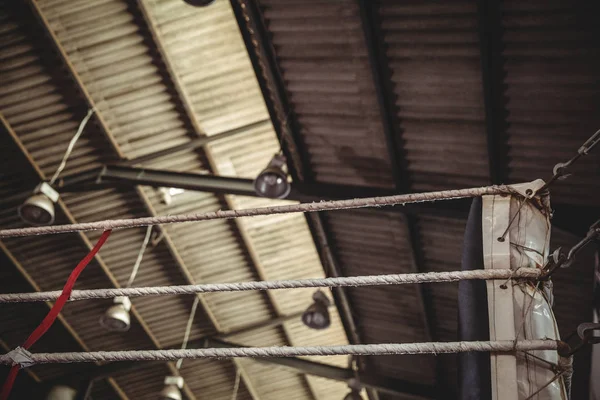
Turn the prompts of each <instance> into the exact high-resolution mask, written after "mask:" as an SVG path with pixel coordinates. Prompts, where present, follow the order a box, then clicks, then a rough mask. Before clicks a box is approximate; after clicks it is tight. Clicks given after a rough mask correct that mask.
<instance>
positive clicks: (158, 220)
mask: <svg viewBox="0 0 600 400" xmlns="http://www.w3.org/2000/svg"><path fill="white" fill-rule="evenodd" d="M508 193H514V190H513V189H511V187H510V186H506V185H502V186H486V187H478V188H469V189H460V190H445V191H439V192H427V193H412V194H400V195H395V196H385V197H368V198H362V199H351V200H333V201H321V202H315V203H300V204H290V205H284V206H272V207H260V208H249V209H244V210H226V211H222V210H219V211H213V212H207V213H192V214H179V215H164V216H158V217H143V218H132V219H117V220H105V221H97V222H85V223H78V224H68V225H50V226H36V227H28V228H16V229H3V230H0V239H1V238H7V237H15V236H32V235H49V234H58V233H66V232H84V231H94V230H105V231H106V230H114V229H125V228H135V227H138V226H148V225H162V224H174V223H181V222H192V221H208V220H214V219H232V218H241V217H256V216H259V215H272V214H289V213H307V212H317V211H332V210H345V209H351V208H366V207H382V206H392V205H398V204H408V203H418V202H426V201H435V200H450V199H461V198H466V197H479V196H483V195H494V194H508Z"/></svg>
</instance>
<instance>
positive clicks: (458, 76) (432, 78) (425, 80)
mask: <svg viewBox="0 0 600 400" xmlns="http://www.w3.org/2000/svg"><path fill="white" fill-rule="evenodd" d="M379 12H380V15H381V20H382V28H383V40H384V42H385V45H386V48H387V57H388V60H389V66H390V69H391V71H392V77H391V79H392V82H393V84H394V92H395V94H396V105H397V107H398V111H397V112H398V118H399V120H400V127H401V131H402V133H401V137H400V138H399V139H401V140H402V142H403V145H402V150H403V151H404V153H405V154H406V161H407V170H408V171H407V173H408V174H409V177H410V181H411V182H412V189H413V190H417V191H427V190H440V189H450V188H457V187H466V186H477V185H485V184H487V183H488V182H489V175H488V174H489V173H488V157H487V147H486V136H485V122H484V121H485V114H484V104H483V93H482V82H481V69H480V60H479V40H478V36H477V33H478V31H477V4H476V2H474V1H454V2H451V3H447V2H446V3H432V2H421V1H420V2H408V3H401V4H399V3H397V2H394V1H382V2H381V7H380V9H379Z"/></svg>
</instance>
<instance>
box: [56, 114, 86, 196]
mask: <svg viewBox="0 0 600 400" xmlns="http://www.w3.org/2000/svg"><path fill="white" fill-rule="evenodd" d="M92 114H94V109H93V108H90V109H89V110H88V113H87V114H86V116H85V117H84V118H83V120H81V123H80V124H79V128H77V132H76V133H75V135H74V136H73V138H72V139H71V141H70V142H69V146H68V147H67V151H65V155H64V156H63V158H62V161H61V162H60V165H59V166H58V168H57V169H56V172H55V173H54V175H52V178H50V181H49V183H50V185H53V184H54V182H56V180H57V179H58V176H59V175H60V173H61V172H62V171H63V170H64V169H65V167H66V166H67V159H68V158H69V156H70V155H71V153H72V152H73V148H74V147H75V143H77V140H79V137H80V136H81V134H82V133H83V130H84V129H85V126H86V125H87V123H88V121H89V120H90V118H91V117H92Z"/></svg>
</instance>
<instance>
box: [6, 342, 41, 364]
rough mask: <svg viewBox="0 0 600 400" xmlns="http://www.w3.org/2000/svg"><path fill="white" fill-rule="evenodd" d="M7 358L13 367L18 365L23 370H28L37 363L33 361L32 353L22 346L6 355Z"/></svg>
mask: <svg viewBox="0 0 600 400" xmlns="http://www.w3.org/2000/svg"><path fill="white" fill-rule="evenodd" d="M6 356H7V357H8V358H10V359H11V360H12V362H13V366H15V365H18V366H19V367H21V368H28V367H31V366H32V365H35V362H34V361H33V360H32V359H31V353H30V352H29V351H27V350H25V349H24V348H22V347H21V346H18V347H17V348H15V349H14V350H11V351H9V352H8V353H6Z"/></svg>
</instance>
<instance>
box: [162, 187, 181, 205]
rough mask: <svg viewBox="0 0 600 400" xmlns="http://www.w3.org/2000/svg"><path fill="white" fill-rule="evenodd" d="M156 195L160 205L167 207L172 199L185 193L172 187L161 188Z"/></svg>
mask: <svg viewBox="0 0 600 400" xmlns="http://www.w3.org/2000/svg"><path fill="white" fill-rule="evenodd" d="M158 193H159V196H160V201H161V203H163V204H165V205H167V206H168V205H170V204H171V203H172V202H173V197H174V196H177V195H179V194H182V193H185V189H181V188H174V187H172V188H166V187H161V188H158Z"/></svg>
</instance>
